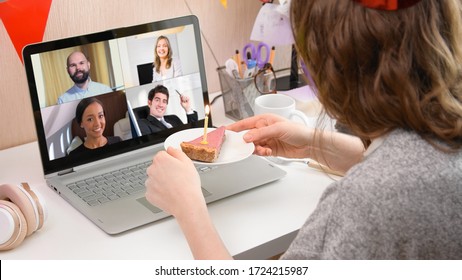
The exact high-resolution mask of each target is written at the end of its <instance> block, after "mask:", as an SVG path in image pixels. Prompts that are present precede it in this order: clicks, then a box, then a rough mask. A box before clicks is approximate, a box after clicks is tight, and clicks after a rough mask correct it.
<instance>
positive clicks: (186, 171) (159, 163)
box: [145, 147, 205, 217]
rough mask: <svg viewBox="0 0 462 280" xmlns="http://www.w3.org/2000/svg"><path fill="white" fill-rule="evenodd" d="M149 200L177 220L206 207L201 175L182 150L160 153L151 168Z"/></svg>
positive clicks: (147, 186)
mask: <svg viewBox="0 0 462 280" xmlns="http://www.w3.org/2000/svg"><path fill="white" fill-rule="evenodd" d="M147 174H148V179H147V180H146V183H145V184H146V199H147V200H148V201H149V202H150V203H151V204H153V205H155V206H157V207H159V208H160V209H162V210H163V211H165V212H167V213H170V214H172V215H173V216H175V217H181V216H182V215H185V214H186V215H187V214H188V213H192V210H193V209H196V208H205V200H204V197H203V195H202V191H201V183H200V178H199V174H198V173H197V170H196V168H195V167H194V164H193V163H192V161H191V160H190V159H189V158H188V157H187V156H186V154H184V153H183V152H182V151H181V150H178V149H174V148H172V147H169V148H168V149H167V151H160V152H158V153H157V154H156V155H155V156H154V158H153V161H152V164H151V166H149V168H148V169H147Z"/></svg>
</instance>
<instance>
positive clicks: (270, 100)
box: [254, 94, 314, 127]
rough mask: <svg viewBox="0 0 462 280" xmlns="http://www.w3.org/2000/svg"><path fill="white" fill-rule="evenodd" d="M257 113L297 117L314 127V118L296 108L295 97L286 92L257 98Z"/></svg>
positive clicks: (290, 117) (291, 118)
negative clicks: (285, 93)
mask: <svg viewBox="0 0 462 280" xmlns="http://www.w3.org/2000/svg"><path fill="white" fill-rule="evenodd" d="M254 111H255V115H261V114H268V113H270V114H276V115H279V116H281V117H284V118H286V119H290V120H293V119H294V118H295V117H297V118H298V119H299V120H301V121H302V122H303V123H304V124H305V125H307V126H310V127H313V126H314V124H313V120H311V119H308V117H307V116H306V115H305V114H304V113H303V112H301V111H299V110H296V109H295V99H293V98H292V97H290V96H287V95H284V94H265V95H260V96H258V97H257V98H256V99H255V109H254Z"/></svg>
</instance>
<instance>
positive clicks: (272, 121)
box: [226, 114, 314, 158]
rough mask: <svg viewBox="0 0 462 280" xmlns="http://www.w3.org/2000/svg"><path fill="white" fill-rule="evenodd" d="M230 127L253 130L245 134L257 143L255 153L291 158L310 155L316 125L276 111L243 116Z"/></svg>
mask: <svg viewBox="0 0 462 280" xmlns="http://www.w3.org/2000/svg"><path fill="white" fill-rule="evenodd" d="M226 129H229V130H233V131H236V132H239V131H243V130H249V131H248V132H247V133H246V134H244V136H243V138H244V141H246V142H253V143H254V144H255V152H254V153H255V154H257V155H260V156H283V157H290V158H306V157H310V147H311V139H312V138H313V134H314V129H312V128H308V127H306V126H304V125H302V124H297V123H293V122H290V121H288V120H286V119H285V118H283V117H280V116H277V115H273V114H263V115H257V116H253V117H250V118H247V119H243V120H240V121H238V122H236V123H233V124H231V125H228V126H227V127H226Z"/></svg>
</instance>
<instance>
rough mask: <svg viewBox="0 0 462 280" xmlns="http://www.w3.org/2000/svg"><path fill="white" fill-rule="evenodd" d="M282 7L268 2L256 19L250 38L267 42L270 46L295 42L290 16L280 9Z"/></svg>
mask: <svg viewBox="0 0 462 280" xmlns="http://www.w3.org/2000/svg"><path fill="white" fill-rule="evenodd" d="M280 9H281V7H280V6H279V5H276V4H270V3H267V4H265V5H263V6H262V7H261V9H260V12H259V13H258V15H257V18H256V19H255V23H254V25H253V29H252V33H251V34H250V40H253V41H261V42H265V43H266V44H268V45H270V46H278V45H290V44H293V42H294V38H293V35H292V28H291V26H290V21H289V18H288V17H287V16H286V15H285V14H284V13H281V11H280Z"/></svg>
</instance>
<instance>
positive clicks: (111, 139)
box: [106, 136, 122, 145]
mask: <svg viewBox="0 0 462 280" xmlns="http://www.w3.org/2000/svg"><path fill="white" fill-rule="evenodd" d="M106 138H107V144H108V145H111V144H114V143H117V142H120V141H122V138H120V137H119V136H108V137H106Z"/></svg>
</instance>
